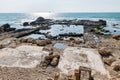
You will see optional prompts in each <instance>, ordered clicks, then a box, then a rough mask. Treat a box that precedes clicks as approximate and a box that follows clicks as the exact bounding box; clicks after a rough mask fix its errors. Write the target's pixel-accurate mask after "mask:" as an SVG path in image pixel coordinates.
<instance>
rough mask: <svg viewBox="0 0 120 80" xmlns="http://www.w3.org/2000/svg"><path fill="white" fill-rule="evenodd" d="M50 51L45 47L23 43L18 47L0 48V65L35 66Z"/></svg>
mask: <svg viewBox="0 0 120 80" xmlns="http://www.w3.org/2000/svg"><path fill="white" fill-rule="evenodd" d="M48 54H49V52H46V51H43V47H38V46H30V45H22V46H19V47H17V48H14V49H13V48H3V49H1V50H0V66H7V67H24V68H33V67H36V65H38V64H40V62H41V61H42V60H43V59H44V57H45V56H47V55H48Z"/></svg>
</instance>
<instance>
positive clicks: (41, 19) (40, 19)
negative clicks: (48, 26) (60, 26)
mask: <svg viewBox="0 0 120 80" xmlns="http://www.w3.org/2000/svg"><path fill="white" fill-rule="evenodd" d="M43 21H45V19H44V18H43V17H38V18H37V19H36V20H35V22H43Z"/></svg>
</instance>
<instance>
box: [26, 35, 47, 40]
mask: <svg viewBox="0 0 120 80" xmlns="http://www.w3.org/2000/svg"><path fill="white" fill-rule="evenodd" d="M28 37H29V38H33V39H46V37H45V36H44V35H42V34H31V35H29V36H28Z"/></svg>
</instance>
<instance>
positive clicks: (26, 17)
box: [0, 12, 120, 34]
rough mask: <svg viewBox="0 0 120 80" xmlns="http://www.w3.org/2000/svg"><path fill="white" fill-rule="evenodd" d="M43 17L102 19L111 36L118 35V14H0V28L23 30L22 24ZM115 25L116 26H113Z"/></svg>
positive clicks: (119, 16) (119, 22) (119, 15)
mask: <svg viewBox="0 0 120 80" xmlns="http://www.w3.org/2000/svg"><path fill="white" fill-rule="evenodd" d="M40 16H41V17H44V18H46V19H56V20H57V19H68V20H71V19H87V20H95V21H96V20H99V19H103V20H106V21H107V25H106V27H105V29H107V30H110V32H111V34H120V13H119V12H118V13H117V12H116V13H112V12H110V13H102V12H101V13H52V12H45V13H43V12H41V13H0V26H1V25H3V24H5V23H9V24H10V25H11V27H15V28H17V29H20V28H24V26H22V23H23V22H26V21H29V22H30V21H34V20H35V19H37V18H38V17H40ZM114 24H117V25H116V26H113V25H114Z"/></svg>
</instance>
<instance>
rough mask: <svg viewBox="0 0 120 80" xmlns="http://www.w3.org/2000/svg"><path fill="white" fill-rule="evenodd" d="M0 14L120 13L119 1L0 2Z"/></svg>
mask: <svg viewBox="0 0 120 80" xmlns="http://www.w3.org/2000/svg"><path fill="white" fill-rule="evenodd" d="M0 12H120V0H0Z"/></svg>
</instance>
